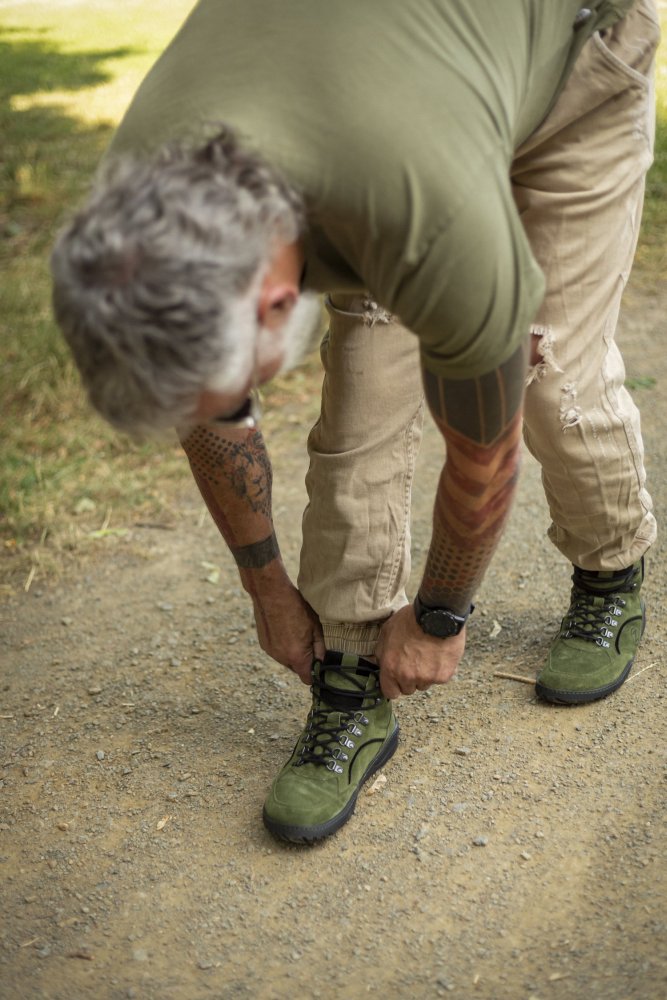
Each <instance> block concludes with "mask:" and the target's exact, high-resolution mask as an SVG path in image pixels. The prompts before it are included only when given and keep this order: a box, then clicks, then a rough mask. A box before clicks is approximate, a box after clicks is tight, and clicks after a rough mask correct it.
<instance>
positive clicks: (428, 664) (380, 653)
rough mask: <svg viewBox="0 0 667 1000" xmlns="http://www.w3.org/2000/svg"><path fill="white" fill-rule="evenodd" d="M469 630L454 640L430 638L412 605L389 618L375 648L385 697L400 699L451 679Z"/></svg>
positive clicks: (453, 637)
mask: <svg viewBox="0 0 667 1000" xmlns="http://www.w3.org/2000/svg"><path fill="white" fill-rule="evenodd" d="M465 631H466V630H465V628H463V629H462V630H461V632H460V633H459V635H455V636H452V638H451V639H438V638H436V637H435V636H431V635H426V634H425V633H424V632H422V630H421V628H420V627H419V625H418V624H417V620H416V618H415V613H414V610H413V607H412V605H411V604H408V605H407V606H406V607H404V608H401V610H400V611H397V612H396V614H394V615H392V616H391V618H388V619H387V621H386V622H385V623H384V625H383V626H382V629H381V631H380V638H379V640H378V644H377V646H376V649H375V655H376V659H377V662H378V664H379V666H380V686H381V688H382V693H383V694H384V695H385V697H387V698H400V697H401V695H407V694H414V693H415V691H426V689H427V688H429V687H431V685H432V684H446V683H447V681H448V680H451V678H452V677H453V676H454V674H455V673H456V668H457V667H458V665H459V661H460V659H461V657H462V656H463V650H464V648H465V641H466V640H465Z"/></svg>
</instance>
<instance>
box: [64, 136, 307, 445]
mask: <svg viewBox="0 0 667 1000" xmlns="http://www.w3.org/2000/svg"><path fill="white" fill-rule="evenodd" d="M303 220H304V214H303V207H302V202H301V199H300V198H299V196H298V195H297V194H296V192H295V191H293V190H292V189H291V188H290V187H289V186H288V185H287V184H286V183H285V182H284V181H283V180H282V178H281V177H280V176H279V175H278V174H277V173H276V172H275V171H274V170H273V169H272V168H271V167H270V166H268V165H267V164H266V163H264V162H263V161H262V160H261V159H260V158H259V157H258V156H256V155H254V154H252V153H249V152H247V151H245V150H243V149H242V148H241V146H240V145H239V143H238V142H237V140H236V137H235V136H234V135H233V134H232V133H230V132H229V131H227V130H225V131H223V132H222V133H220V134H219V135H217V136H216V137H215V138H214V139H212V140H210V141H209V142H207V143H206V145H205V146H203V147H200V148H197V149H193V148H192V147H188V146H186V145H184V144H174V145H170V146H168V147H166V148H164V149H163V150H161V151H160V152H159V153H158V154H156V155H154V156H153V157H152V158H150V159H146V160H141V159H138V158H134V157H119V158H118V159H117V160H114V161H113V162H111V163H110V164H109V165H108V166H106V167H105V168H104V169H103V170H102V171H101V173H100V176H99V178H98V179H97V181H96V183H95V186H94V188H93V191H92V193H91V195H90V197H89V199H88V201H87V202H86V204H85V205H84V206H83V207H82V208H81V210H80V211H79V212H78V213H77V214H76V215H75V216H74V218H73V219H72V220H71V222H70V223H69V224H68V225H67V226H66V227H65V229H64V230H63V231H62V232H61V234H60V236H59V238H58V240H57V242H56V245H55V247H54V250H53V253H52V256H51V271H52V275H53V307H54V313H55V317H56V320H57V322H58V324H59V326H60V327H61V329H62V331H63V334H64V336H65V339H66V340H67V342H68V344H69V347H70V349H71V351H72V354H73V355H74V359H75V361H76V364H77V366H78V368H79V371H80V373H81V377H82V380H83V382H84V385H85V386H86V388H87V391H88V395H89V398H90V401H91V403H92V405H93V406H94V407H95V408H96V409H97V410H98V411H99V412H100V413H101V414H102V416H103V417H105V418H106V419H107V420H108V421H110V423H112V424H114V425H115V426H116V427H118V428H120V429H121V430H125V431H129V432H131V433H145V432H147V431H148V432H150V431H155V430H159V429H161V428H164V427H167V426H175V425H176V426H177V425H178V424H181V423H184V422H187V421H188V420H189V419H191V418H192V413H193V411H194V407H195V404H196V399H197V397H198V395H199V393H200V392H201V391H202V389H205V388H215V389H218V390H220V391H225V389H234V388H237V386H238V384H239V380H240V379H242V378H244V377H246V376H247V373H248V371H249V369H250V366H251V365H252V360H253V356H254V346H255V338H256V335H257V329H258V324H257V318H256V303H257V296H258V293H259V285H260V283H261V278H262V275H263V272H264V268H265V266H266V264H267V262H268V257H269V255H270V253H271V251H272V249H273V246H274V240H279V241H282V242H293V241H294V240H295V239H297V238H298V236H299V234H300V232H301V230H302V228H303Z"/></svg>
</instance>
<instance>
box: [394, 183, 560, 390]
mask: <svg viewBox="0 0 667 1000" xmlns="http://www.w3.org/2000/svg"><path fill="white" fill-rule="evenodd" d="M543 295H544V277H543V275H542V272H541V271H540V269H539V267H538V265H537V263H536V261H535V259H534V258H533V255H532V253H531V250H530V246H529V243H528V239H527V237H526V234H525V231H524V229H523V226H522V224H521V220H520V217H519V214H518V211H517V209H516V206H515V204H514V199H513V198H512V193H511V187H510V182H509V179H508V178H507V177H504V176H503V175H502V166H501V165H498V166H497V167H492V168H491V170H489V171H485V172H484V174H483V176H480V177H479V179H478V183H477V184H476V185H475V188H474V190H471V191H469V192H468V195H467V197H466V199H465V202H464V203H463V204H462V205H461V206H460V208H459V210H458V211H457V213H456V214H455V216H454V217H453V218H452V219H451V221H450V222H449V223H448V224H447V225H446V227H445V228H444V229H443V230H442V231H441V232H439V233H438V234H437V235H436V237H435V238H434V239H433V240H432V242H431V243H430V245H429V247H428V250H427V251H426V253H425V255H424V257H423V258H422V260H421V261H420V263H419V264H418V265H417V267H415V268H414V269H413V270H412V271H411V272H410V273H409V274H407V275H406V277H405V278H404V280H403V281H402V282H401V284H400V285H399V287H398V288H397V289H396V293H395V296H394V301H393V302H392V308H393V311H394V312H395V313H397V314H398V315H399V316H400V318H401V320H402V322H403V323H404V324H405V326H407V327H408V328H409V329H410V330H412V331H413V333H415V334H416V335H417V337H418V338H419V343H420V350H421V355H422V360H423V364H424V366H425V367H426V368H427V369H428V370H429V371H432V372H433V373H434V374H437V375H445V376H447V377H448V378H473V377H475V376H478V375H484V374H486V373H487V372H489V371H492V370H493V369H494V368H497V367H498V366H499V365H501V364H502V363H503V362H504V361H506V360H507V359H508V358H509V357H510V356H511V355H512V354H513V353H514V351H515V350H516V349H517V348H518V346H519V344H520V342H521V340H522V339H523V338H524V337H525V336H526V335H527V334H528V333H529V330H530V324H531V322H532V320H533V318H534V316H535V314H536V312H537V309H538V307H539V305H540V302H541V300H542V297H543Z"/></svg>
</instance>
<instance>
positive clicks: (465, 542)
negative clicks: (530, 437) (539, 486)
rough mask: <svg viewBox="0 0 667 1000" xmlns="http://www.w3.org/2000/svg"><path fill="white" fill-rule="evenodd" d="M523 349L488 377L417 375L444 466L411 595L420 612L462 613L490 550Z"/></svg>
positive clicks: (513, 430)
mask: <svg viewBox="0 0 667 1000" xmlns="http://www.w3.org/2000/svg"><path fill="white" fill-rule="evenodd" d="M524 372H525V357H524V350H523V348H522V349H521V350H520V351H518V352H517V354H515V355H514V356H513V357H512V358H510V360H509V361H508V362H506V363H505V364H504V365H502V366H501V367H500V368H498V369H497V370H496V371H494V372H492V373H490V374H489V375H486V376H483V377H482V378H477V379H466V380H462V381H453V380H451V379H446V378H442V377H439V376H437V375H433V374H432V373H430V372H426V371H425V372H424V385H425V391H426V397H427V400H428V403H429V406H430V409H431V412H432V414H433V416H434V419H435V422H436V424H437V425H438V427H439V429H440V431H441V433H442V434H443V437H444V438H445V441H446V443H447V460H446V463H445V467H444V469H443V471H442V475H441V477H440V482H439V485H438V492H437V496H436V502H435V509H434V517H433V536H432V539H431V546H430V549H429V554H428V559H427V563H426V569H425V572H424V578H423V580H422V584H421V586H420V588H419V592H420V595H421V598H422V600H423V601H424V602H425V603H426V604H432V605H444V606H446V607H449V608H451V609H452V610H453V611H458V612H460V613H465V612H466V611H467V610H468V608H469V607H470V603H471V600H472V598H473V596H474V593H475V591H476V590H477V587H478V586H479V584H480V582H481V580H482V578H483V576H484V573H485V571H486V569H487V566H488V564H489V562H490V560H491V556H492V555H493V552H494V550H495V548H496V546H497V544H498V541H499V539H500V536H501V534H502V531H503V527H504V524H505V521H506V518H507V515H508V513H509V509H510V505H511V501H512V497H513V494H514V489H515V486H516V480H517V476H518V469H519V444H520V437H521V400H522V393H523V380H524Z"/></svg>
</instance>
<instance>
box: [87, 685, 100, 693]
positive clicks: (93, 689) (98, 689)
mask: <svg viewBox="0 0 667 1000" xmlns="http://www.w3.org/2000/svg"><path fill="white" fill-rule="evenodd" d="M88 694H102V688H101V687H97V685H95V687H89V688H88Z"/></svg>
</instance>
